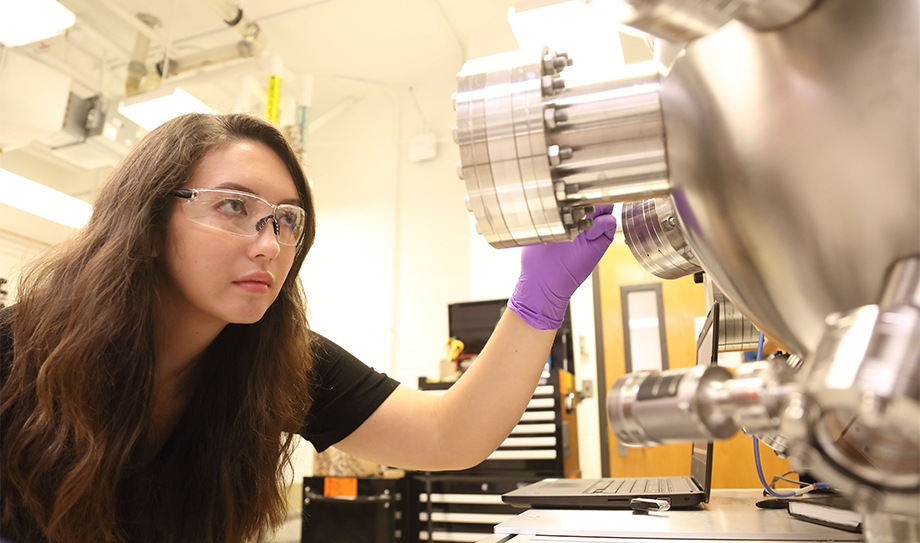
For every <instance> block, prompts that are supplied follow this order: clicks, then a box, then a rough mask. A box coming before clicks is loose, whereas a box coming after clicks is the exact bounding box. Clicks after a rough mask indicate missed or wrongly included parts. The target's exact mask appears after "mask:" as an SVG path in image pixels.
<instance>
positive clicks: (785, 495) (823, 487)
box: [754, 332, 830, 498]
mask: <svg viewBox="0 0 920 543" xmlns="http://www.w3.org/2000/svg"><path fill="white" fill-rule="evenodd" d="M763 340H764V338H763V332H761V333H760V337H759V338H758V339H757V360H760V359H761V358H763ZM754 462H755V463H756V465H757V476H758V477H760V484H762V485H763V488H764V490H766V491H767V493H768V494H770V495H771V496H773V497H774V498H792V497H793V496H795V495H796V494H795V492H788V493H779V492H777V491H775V490H773V489H772V488H770V485H768V484H767V480H766V479H764V476H763V467H761V465H760V441H759V440H758V439H757V438H756V437H755V438H754ZM828 488H830V485H829V484H827V483H815V489H816V490H827V489H828Z"/></svg>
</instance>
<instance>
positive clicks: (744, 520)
mask: <svg viewBox="0 0 920 543" xmlns="http://www.w3.org/2000/svg"><path fill="white" fill-rule="evenodd" d="M762 499H764V496H763V494H762V492H761V491H760V490H753V489H751V490H722V489H716V490H713V491H712V497H711V499H710V501H709V503H708V504H707V505H706V507H705V509H699V510H689V511H680V510H672V511H666V512H664V513H649V514H642V513H634V512H633V511H613V510H587V509H570V510H559V509H529V510H527V511H525V512H523V513H521V514H520V515H518V516H516V517H514V518H512V519H509V520H507V521H505V522H502V523H501V524H498V525H497V526H496V527H495V535H492V536H489V537H487V538H484V539H480V540H479V541H478V543H525V542H529V543H537V542H539V543H675V542H682V543H711V542H713V541H717V542H724V543H728V542H743V543H773V542H776V541H782V542H785V543H810V542H814V541H825V542H838V541H841V542H843V541H863V535H862V534H856V533H851V532H846V531H843V530H837V529H834V528H826V527H824V526H819V525H817V524H812V523H809V522H804V521H801V520H798V519H794V518H792V517H790V516H789V514H788V513H787V512H786V511H785V510H782V509H758V508H757V507H756V506H755V505H754V504H755V502H757V501H758V500H762Z"/></svg>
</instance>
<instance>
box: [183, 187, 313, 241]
mask: <svg viewBox="0 0 920 543" xmlns="http://www.w3.org/2000/svg"><path fill="white" fill-rule="evenodd" d="M173 195H174V196H178V197H179V198H185V199H186V202H185V203H184V204H183V205H182V211H183V212H184V213H185V218H186V219H188V220H190V221H192V222H196V223H198V224H203V225H205V226H210V227H211V228H217V229H218V230H223V231H225V232H230V233H231V234H236V235H238V236H246V237H252V236H255V235H256V234H258V233H259V232H261V231H262V229H263V228H265V226H266V225H267V224H268V223H269V222H271V223H272V227H273V229H274V231H275V237H276V239H277V240H278V243H280V244H281V245H297V244H299V243H300V240H301V238H303V230H304V224H306V218H307V212H306V211H304V210H303V208H301V207H298V206H295V205H289V204H282V205H278V206H276V205H272V204H270V203H269V202H268V201H267V200H265V199H264V198H260V197H258V196H256V195H255V194H249V193H246V192H240V191H236V190H216V189H180V190H175V191H173Z"/></svg>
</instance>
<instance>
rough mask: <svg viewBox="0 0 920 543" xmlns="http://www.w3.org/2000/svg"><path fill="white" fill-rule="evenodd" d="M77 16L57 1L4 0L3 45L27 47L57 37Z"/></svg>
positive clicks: (0, 17)
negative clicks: (28, 44) (26, 45)
mask: <svg viewBox="0 0 920 543" xmlns="http://www.w3.org/2000/svg"><path fill="white" fill-rule="evenodd" d="M75 21H76V17H74V14H73V12H72V11H70V10H69V9H67V8H65V7H64V6H62V5H61V4H59V3H57V2H55V1H54V0H0V43H3V45H6V46H7V47H15V46H17V45H24V44H26V43H32V42H35V41H38V40H44V39H46V38H50V37H52V36H56V35H58V34H60V33H61V32H63V31H65V30H67V29H68V28H70V27H72V26H73V24H74V22H75Z"/></svg>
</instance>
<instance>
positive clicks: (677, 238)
mask: <svg viewBox="0 0 920 543" xmlns="http://www.w3.org/2000/svg"><path fill="white" fill-rule="evenodd" d="M620 223H621V224H620V226H621V228H622V230H623V235H624V237H625V238H626V245H628V246H629V250H630V251H632V254H633V256H634V257H636V260H638V261H639V263H640V264H642V267H643V268H645V269H646V270H647V271H649V272H651V273H652V274H654V275H656V276H657V277H660V278H662V279H677V278H678V277H683V276H685V275H690V274H692V273H696V272H698V271H701V270H702V268H701V267H700V264H699V261H697V259H696V255H694V254H693V249H691V248H690V246H689V245H688V244H687V240H686V239H685V238H684V234H683V232H682V231H681V227H680V221H679V218H678V216H677V213H676V211H675V209H674V203H673V202H672V201H671V199H670V198H650V199H647V200H638V201H632V202H625V203H624V204H623V211H622V214H621V221H620ZM710 305H711V304H710ZM720 343H721V342H720Z"/></svg>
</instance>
